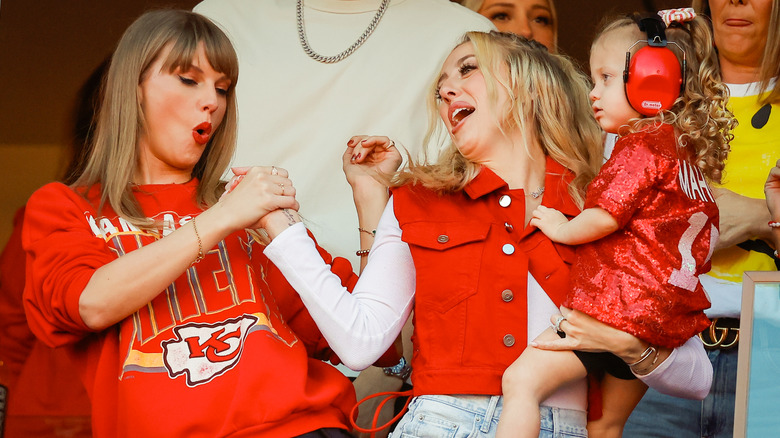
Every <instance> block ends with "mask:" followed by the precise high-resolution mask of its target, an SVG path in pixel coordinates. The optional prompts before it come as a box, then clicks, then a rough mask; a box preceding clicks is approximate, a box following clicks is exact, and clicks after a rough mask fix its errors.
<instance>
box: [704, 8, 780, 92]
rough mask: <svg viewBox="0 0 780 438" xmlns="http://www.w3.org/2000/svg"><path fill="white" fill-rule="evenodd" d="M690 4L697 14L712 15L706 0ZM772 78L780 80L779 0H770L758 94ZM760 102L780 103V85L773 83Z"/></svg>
mask: <svg viewBox="0 0 780 438" xmlns="http://www.w3.org/2000/svg"><path fill="white" fill-rule="evenodd" d="M691 6H692V7H693V9H694V10H695V11H696V13H697V14H703V15H705V16H707V17H708V18H711V17H712V13H711V11H710V4H709V1H708V0H693V3H692V5H691ZM713 41H714V40H713ZM716 51H717V48H716ZM773 79H778V80H780V0H772V11H771V12H770V17H769V33H768V34H767V37H766V45H765V46H764V53H763V54H762V56H761V67H760V71H759V78H758V81H760V83H761V85H760V86H759V93H760V94H763V93H764V92H765V91H766V90H768V89H769V84H770V83H771V82H772V80H773ZM760 103H761V104H762V105H763V104H767V103H774V104H780V86H778V85H775V87H774V89H773V90H772V91H771V92H769V93H768V94H767V95H765V96H763V97H762V99H761V102H760Z"/></svg>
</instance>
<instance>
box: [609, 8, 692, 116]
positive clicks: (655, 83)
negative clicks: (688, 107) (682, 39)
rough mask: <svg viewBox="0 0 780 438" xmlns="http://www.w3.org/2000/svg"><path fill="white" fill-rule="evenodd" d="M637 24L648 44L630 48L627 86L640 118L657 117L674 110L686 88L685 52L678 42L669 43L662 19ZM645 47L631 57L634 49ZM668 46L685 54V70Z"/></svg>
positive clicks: (625, 73)
mask: <svg viewBox="0 0 780 438" xmlns="http://www.w3.org/2000/svg"><path fill="white" fill-rule="evenodd" d="M637 24H638V25H639V30H641V31H643V32H645V33H646V34H647V41H637V42H635V43H634V44H632V45H631V47H629V48H628V51H627V52H626V68H625V70H623V82H624V83H625V88H626V97H627V98H628V102H629V103H630V104H631V106H632V107H633V108H634V109H635V110H636V111H637V112H639V113H640V114H643V115H645V116H654V115H656V114H658V112H659V111H661V110H666V109H669V108H671V107H672V105H674V101H675V100H677V97H679V96H680V93H681V92H682V90H683V87H684V86H685V76H684V75H685V68H686V62H685V51H684V50H682V48H681V47H680V46H679V45H678V44H677V43H675V42H668V43H667V41H666V33H665V32H664V29H666V25H665V24H664V22H663V21H662V20H661V17H658V16H648V17H643V18H641V19H640V20H638V23H637ZM641 43H646V44H647V46H645V47H642V48H641V49H639V50H638V51H637V52H636V53H635V54H634V56H631V49H633V48H634V46H635V45H637V44H641ZM667 44H674V45H675V46H677V48H678V49H680V51H681V52H682V53H683V62H682V68H681V67H680V63H679V62H678V61H677V57H676V56H675V55H674V52H672V50H671V49H670V48H669V47H667Z"/></svg>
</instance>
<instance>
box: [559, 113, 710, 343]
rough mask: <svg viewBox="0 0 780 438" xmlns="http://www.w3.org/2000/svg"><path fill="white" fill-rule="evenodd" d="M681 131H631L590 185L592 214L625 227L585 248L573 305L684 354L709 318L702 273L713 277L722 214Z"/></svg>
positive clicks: (579, 252) (580, 254) (575, 274)
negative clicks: (689, 157)
mask: <svg viewBox="0 0 780 438" xmlns="http://www.w3.org/2000/svg"><path fill="white" fill-rule="evenodd" d="M684 153H685V151H684V149H682V148H681V149H678V148H677V142H676V138H675V136H674V131H673V128H672V127H671V126H669V125H662V126H661V127H659V128H657V129H652V130H649V131H643V132H640V133H634V134H630V135H628V136H626V137H623V138H621V139H620V140H619V141H618V143H617V144H616V145H615V150H614V152H613V154H612V157H611V158H610V159H609V160H608V161H607V163H606V164H605V165H604V166H603V167H602V169H601V171H600V173H599V175H598V176H597V177H596V179H594V180H593V182H591V185H590V187H589V188H588V196H587V199H586V202H585V207H586V208H590V207H601V208H603V209H605V210H606V211H607V212H609V213H610V214H611V215H612V216H613V217H614V218H616V219H617V221H618V223H619V225H620V229H618V230H617V231H615V232H614V233H612V234H610V235H608V236H606V237H604V238H601V239H599V240H596V241H594V242H590V243H587V244H584V245H581V246H579V247H578V248H577V262H576V263H575V265H574V267H573V269H572V277H571V281H572V290H571V294H570V296H569V299H568V304H569V305H570V306H572V307H573V308H575V309H578V310H581V311H583V312H585V313H587V314H589V315H591V316H593V317H595V318H597V319H599V320H600V321H603V322H605V323H607V324H610V325H612V326H614V327H616V328H619V329H621V330H624V331H627V332H629V333H632V334H633V335H635V336H637V337H638V338H640V339H643V340H645V341H647V342H650V343H652V344H655V345H661V346H665V347H676V346H679V345H682V344H683V343H684V342H685V341H686V340H688V339H689V338H690V337H691V336H693V335H695V334H696V333H698V332H700V331H701V330H703V329H704V328H706V327H707V326H709V323H710V321H709V320H708V319H707V317H706V316H705V315H704V313H703V310H704V309H706V308H708V307H709V306H710V302H709V300H708V298H707V295H706V293H705V292H704V289H703V288H702V286H701V284H700V283H699V281H698V275H699V274H702V273H705V272H707V271H708V270H709V267H710V264H709V257H710V255H711V251H712V249H713V248H714V246H715V242H717V237H718V229H717V227H718V208H717V206H716V204H715V201H714V198H713V196H712V192H711V191H710V189H709V187H708V186H707V183H706V182H705V180H704V177H703V175H702V173H701V171H700V170H699V169H698V168H696V167H694V166H691V165H690V164H688V163H687V161H686V160H685V159H683V157H682V156H681V155H682V154H684Z"/></svg>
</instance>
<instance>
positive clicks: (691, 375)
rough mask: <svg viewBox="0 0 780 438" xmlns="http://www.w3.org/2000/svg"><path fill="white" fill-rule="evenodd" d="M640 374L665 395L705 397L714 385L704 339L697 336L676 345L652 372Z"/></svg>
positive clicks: (641, 378)
mask: <svg viewBox="0 0 780 438" xmlns="http://www.w3.org/2000/svg"><path fill="white" fill-rule="evenodd" d="M637 377H639V379H640V380H641V381H643V382H645V384H646V385H647V386H649V387H651V388H653V389H655V390H656V391H658V392H660V393H662V394H667V395H671V396H673V397H681V398H688V399H694V400H702V399H704V397H706V396H707V394H709V392H710V386H711V385H712V363H710V359H709V357H707V352H706V351H704V346H703V345H702V343H701V340H700V339H699V338H698V336H694V337H692V338H691V339H688V341H687V342H685V344H683V345H682V346H680V347H677V348H675V349H674V350H673V351H672V354H670V355H669V357H667V358H666V360H665V361H663V362H662V363H661V364H660V365H658V367H656V369H654V370H653V371H652V372H650V373H649V374H647V375H644V376H637Z"/></svg>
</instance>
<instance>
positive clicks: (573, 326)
mask: <svg viewBox="0 0 780 438" xmlns="http://www.w3.org/2000/svg"><path fill="white" fill-rule="evenodd" d="M560 311H561V313H560V314H555V315H553V316H552V317H550V323H552V324H555V323H556V322H557V321H558V320H559V319H560V318H561V316H563V317H564V318H565V319H564V320H562V321H561V322H560V324H559V327H560V328H561V331H563V332H564V333H566V337H565V338H561V339H555V340H552V341H534V342H532V343H531V345H532V346H534V347H536V348H540V349H542V350H556V351H558V350H564V351H568V350H578V351H591V352H602V351H608V352H610V353H613V354H615V355H616V356H618V357H620V358H621V359H623V360H624V361H626V362H629V363H630V362H635V361H636V360H637V359H639V358H640V357H641V356H642V352H643V351H644V350H645V349H646V348H647V344H646V343H645V342H643V341H641V340H640V339H639V338H637V337H635V336H634V335H632V334H630V333H626V332H624V331H621V330H618V329H616V328H614V327H611V326H609V325H607V324H604V323H603V322H601V321H598V320H597V319H595V318H593V317H591V316H589V315H587V314H585V313H582V312H580V311H578V310H571V309H567V308H566V307H563V306H561V308H560Z"/></svg>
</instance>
